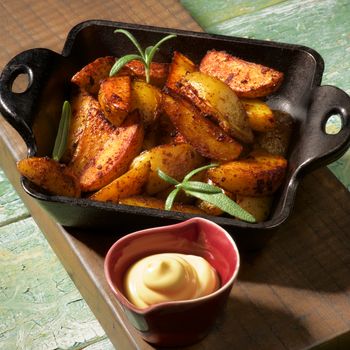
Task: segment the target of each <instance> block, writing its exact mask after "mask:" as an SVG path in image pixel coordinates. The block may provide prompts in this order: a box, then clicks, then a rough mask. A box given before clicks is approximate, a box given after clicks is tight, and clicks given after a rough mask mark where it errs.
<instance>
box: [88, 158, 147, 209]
mask: <svg viewBox="0 0 350 350" xmlns="http://www.w3.org/2000/svg"><path fill="white" fill-rule="evenodd" d="M150 168H151V166H150V163H149V162H148V163H140V164H139V166H138V167H135V168H133V169H130V170H129V171H127V172H126V173H125V174H123V175H122V176H119V177H118V178H117V179H115V180H114V181H112V182H111V183H109V184H108V185H106V186H104V187H102V188H101V189H100V190H99V191H97V192H95V193H94V194H93V195H92V196H90V197H89V198H90V199H92V200H96V201H102V202H107V201H109V202H114V203H118V201H119V200H120V199H122V198H126V197H130V196H134V195H137V194H140V193H141V192H142V188H143V186H144V185H145V183H146V182H147V179H148V176H149V172H150Z"/></svg>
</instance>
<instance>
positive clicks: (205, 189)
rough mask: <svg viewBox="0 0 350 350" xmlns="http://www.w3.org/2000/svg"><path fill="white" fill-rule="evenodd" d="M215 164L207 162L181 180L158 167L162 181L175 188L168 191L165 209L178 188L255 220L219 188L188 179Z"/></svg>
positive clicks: (221, 207) (173, 198) (170, 204)
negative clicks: (207, 163)
mask: <svg viewBox="0 0 350 350" xmlns="http://www.w3.org/2000/svg"><path fill="white" fill-rule="evenodd" d="M216 166H218V164H209V165H205V166H203V167H200V168H197V169H195V170H192V171H191V172H190V173H188V174H187V175H186V176H185V177H184V179H183V181H182V182H179V181H177V180H175V179H174V178H172V177H171V176H169V175H167V174H166V173H164V172H163V171H162V170H160V169H158V176H159V177H160V178H161V179H163V180H164V181H166V182H169V183H170V184H172V185H174V186H175V189H174V190H173V191H171V192H170V193H169V195H168V197H167V199H166V201H165V210H170V209H171V208H172V206H173V203H174V200H175V198H176V195H177V194H178V193H179V191H180V190H183V191H185V192H186V194H188V195H190V196H193V197H196V198H199V199H201V200H204V201H207V202H209V203H211V204H213V205H215V206H217V207H218V208H220V209H221V210H223V211H224V212H226V213H228V214H230V215H232V216H235V217H236V218H238V219H241V220H244V221H247V222H256V220H255V218H254V216H253V215H251V214H250V213H248V212H247V211H246V210H244V209H243V208H242V207H240V206H239V205H238V204H237V203H236V202H235V201H233V200H232V199H231V198H229V197H228V196H226V195H225V193H224V191H223V190H222V189H221V188H219V187H217V186H215V185H211V184H207V183H204V182H201V181H190V179H191V177H192V176H193V175H195V174H197V173H199V172H200V171H203V170H206V169H210V168H213V167H216Z"/></svg>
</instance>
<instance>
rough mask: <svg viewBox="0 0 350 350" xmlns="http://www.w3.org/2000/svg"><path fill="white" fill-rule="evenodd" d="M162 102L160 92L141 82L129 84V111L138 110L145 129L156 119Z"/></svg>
mask: <svg viewBox="0 0 350 350" xmlns="http://www.w3.org/2000/svg"><path fill="white" fill-rule="evenodd" d="M161 100H162V93H161V91H160V90H159V89H158V88H157V87H155V86H153V85H151V84H147V83H146V82H145V81H142V80H134V81H133V82H132V84H131V110H135V109H138V110H139V113H140V116H141V118H142V120H143V123H144V125H145V127H146V128H147V127H148V126H150V125H152V124H153V123H154V122H155V120H156V119H157V118H158V115H159V112H160V105H161Z"/></svg>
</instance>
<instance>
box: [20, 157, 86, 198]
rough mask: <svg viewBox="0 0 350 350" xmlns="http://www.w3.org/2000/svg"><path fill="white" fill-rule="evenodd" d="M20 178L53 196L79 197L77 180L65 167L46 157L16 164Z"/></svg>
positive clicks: (32, 158) (28, 159)
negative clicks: (22, 177) (24, 178)
mask: <svg viewBox="0 0 350 350" xmlns="http://www.w3.org/2000/svg"><path fill="white" fill-rule="evenodd" d="M17 169H18V170H19V172H20V173H21V175H22V176H24V177H26V178H27V179H28V180H30V181H31V182H33V183H35V184H36V185H38V186H40V187H42V188H44V189H45V190H46V191H47V192H49V193H50V194H54V195H59V196H66V197H79V196H80V188H79V182H78V179H77V178H76V177H75V176H74V174H73V173H72V171H71V170H69V169H68V168H67V166H66V165H64V164H60V163H59V162H56V161H55V160H53V159H51V158H48V157H31V158H26V159H22V160H20V161H19V162H18V163H17Z"/></svg>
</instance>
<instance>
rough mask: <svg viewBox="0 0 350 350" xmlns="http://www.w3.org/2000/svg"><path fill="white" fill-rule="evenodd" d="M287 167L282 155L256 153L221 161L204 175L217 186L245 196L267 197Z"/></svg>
mask: <svg viewBox="0 0 350 350" xmlns="http://www.w3.org/2000/svg"><path fill="white" fill-rule="evenodd" d="M286 168H287V161H286V159H285V158H283V157H281V156H278V155H272V154H269V153H267V152H255V153H252V154H251V155H250V157H249V158H246V159H241V160H236V161H232V162H228V163H225V164H221V165H220V166H218V167H216V168H211V169H208V171H207V174H208V177H209V179H210V180H212V181H213V182H214V183H215V184H217V185H218V186H219V187H221V188H223V189H224V190H226V191H228V192H232V193H235V194H241V195H245V196H253V197H254V196H268V195H271V194H273V193H274V192H275V191H276V190H277V189H278V187H279V186H280V185H281V183H282V181H283V179H284V176H285V172H286Z"/></svg>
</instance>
